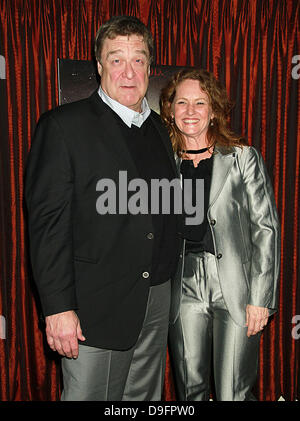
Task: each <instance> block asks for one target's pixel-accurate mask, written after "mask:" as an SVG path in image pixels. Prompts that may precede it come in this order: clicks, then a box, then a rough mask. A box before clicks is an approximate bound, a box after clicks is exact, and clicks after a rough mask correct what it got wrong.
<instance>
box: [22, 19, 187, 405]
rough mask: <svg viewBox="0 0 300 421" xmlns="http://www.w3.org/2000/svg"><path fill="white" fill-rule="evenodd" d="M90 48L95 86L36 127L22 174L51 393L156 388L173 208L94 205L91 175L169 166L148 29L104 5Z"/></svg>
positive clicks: (142, 172) (73, 395)
mask: <svg viewBox="0 0 300 421" xmlns="http://www.w3.org/2000/svg"><path fill="white" fill-rule="evenodd" d="M95 53H96V58H97V66H98V72H99V74H100V76H101V84H100V87H99V90H98V91H97V92H95V93H93V94H92V95H91V97H89V98H87V99H85V100H82V101H77V102H74V103H71V104H66V105H63V106H60V107H58V108H56V109H54V110H52V111H49V112H47V113H45V114H44V115H43V116H42V117H41V119H40V121H39V123H38V126H37V129H36V133H35V137H34V141H33V144H32V149H31V152H30V156H29V161H28V167H27V174H26V200H27V204H28V215H29V218H28V219H29V235H30V248H31V260H32V266H33V272H34V277H35V280H36V283H37V286H38V289H39V294H40V298H41V303H42V307H43V312H44V315H45V319H46V334H47V340H48V343H49V346H50V347H51V349H52V350H54V351H57V352H58V353H59V354H61V355H62V356H63V359H62V371H63V381H64V389H63V394H62V398H61V399H62V400H160V399H161V393H162V386H163V378H164V369H165V354H166V342H167V330H168V319H169V306H170V278H171V277H172V275H173V273H174V271H175V266H176V262H177V257H178V250H179V247H178V235H177V219H176V217H175V215H172V214H169V215H164V214H157V215H151V214H150V213H149V212H148V213H135V214H134V213H130V212H129V211H128V210H127V211H124V209H123V210H122V211H120V210H119V207H118V206H113V205H116V204H115V203H113V204H112V209H111V212H107V213H106V214H105V213H104V212H101V210H100V211H99V208H98V206H97V201H98V200H99V197H100V196H101V195H100V193H99V191H100V190H101V189H100V188H99V182H100V184H101V180H104V179H105V180H111V182H112V183H113V184H114V185H115V186H116V192H119V193H122V194H123V193H124V191H123V190H124V187H122V186H121V185H120V186H119V180H120V174H123V175H124V174H126V177H127V179H128V181H130V180H135V179H138V178H140V179H143V180H145V181H146V182H147V185H148V186H149V185H150V182H151V180H152V179H163V178H165V179H168V180H172V179H174V178H175V177H176V167H175V163H174V159H173V152H172V148H171V144H170V141H169V138H168V135H167V132H166V131H165V129H164V128H163V126H162V124H161V122H160V118H159V117H158V116H157V115H156V114H155V113H154V112H153V111H151V110H150V109H149V106H148V104H147V100H146V99H145V94H146V90H147V87H148V81H149V79H148V78H149V73H150V70H149V69H150V63H151V59H152V55H153V40H152V36H151V33H150V32H149V30H148V29H147V28H146V27H145V26H144V25H143V24H142V23H141V22H140V21H139V20H138V19H136V18H134V17H127V16H119V17H114V18H112V19H111V20H110V21H108V22H107V23H105V24H104V25H102V26H101V27H100V29H99V31H98V33H97V36H96V41H95ZM119 190H120V191H119ZM102 194H104V193H103V192H102ZM128 196H129V193H128ZM116 197H119V196H118V194H116ZM109 203H110V204H111V203H112V202H109ZM149 209H150V204H149ZM101 213H102V214H101Z"/></svg>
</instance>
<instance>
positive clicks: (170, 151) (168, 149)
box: [150, 111, 178, 177]
mask: <svg viewBox="0 0 300 421" xmlns="http://www.w3.org/2000/svg"><path fill="white" fill-rule="evenodd" d="M150 118H151V121H152V122H153V124H154V126H155V127H156V129H157V131H158V133H159V135H160V138H161V140H162V142H163V144H164V146H165V148H166V152H167V155H168V157H169V159H170V161H171V165H172V168H173V171H174V173H175V175H176V177H178V171H177V166H176V163H175V159H174V152H173V148H172V144H171V140H170V137H169V135H168V132H167V129H164V126H163V125H162V123H161V124H158V122H157V120H156V118H155V117H154V115H153V111H151V114H150Z"/></svg>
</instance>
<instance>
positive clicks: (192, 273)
mask: <svg viewBox="0 0 300 421" xmlns="http://www.w3.org/2000/svg"><path fill="white" fill-rule="evenodd" d="M160 105H161V116H162V118H163V120H164V122H165V123H166V125H167V127H168V129H169V133H170V136H171V139H172V144H173V148H174V151H175V153H176V160H177V164H178V168H179V169H180V173H181V179H182V186H183V190H185V185H186V186H187V181H186V180H193V189H192V195H191V196H193V198H192V197H190V200H194V198H195V196H196V192H195V186H196V182H195V181H196V180H197V179H203V180H204V215H205V217H204V220H203V222H202V223H201V224H198V225H190V222H189V223H188V222H187V221H190V220H191V219H189V220H188V219H187V218H183V219H184V222H183V227H182V235H183V239H184V241H183V253H182V256H181V262H180V265H179V268H178V273H177V276H176V280H175V282H174V288H173V291H172V295H173V297H172V298H173V300H172V301H173V303H172V309H171V321H172V322H173V323H174V324H172V325H171V329H170V352H171V355H172V359H173V362H174V375H175V381H176V386H177V392H178V399H180V400H192V401H194V400H195V401H196V400H207V399H209V395H210V385H209V381H210V367H211V355H212V365H213V373H214V376H213V377H214V385H215V392H216V398H217V400H230V401H233V400H253V399H254V397H253V395H252V394H251V389H252V386H253V384H254V382H255V378H256V373H257V361H258V352H259V340H260V335H261V331H262V329H263V328H264V326H265V325H266V324H267V321H268V318H269V316H270V315H271V314H273V313H274V312H275V311H276V290H277V278H278V271H279V223H278V217H277V211H276V206H275V201H274V196H273V191H272V186H271V183H270V180H269V178H268V175H267V173H266V168H265V165H264V162H263V159H262V157H261V155H260V154H259V152H257V151H256V150H255V149H254V148H253V147H251V146H246V142H245V141H244V140H243V139H242V138H240V137H239V136H237V135H235V134H234V133H232V132H231V131H230V130H229V128H228V127H227V117H228V113H229V111H230V109H231V104H230V102H229V100H228V97H227V94H226V90H225V89H224V88H223V87H222V86H221V85H220V83H219V82H218V81H217V80H216V79H215V78H214V76H213V75H212V74H211V73H209V72H207V71H205V70H183V71H180V72H179V73H178V74H176V75H174V76H173V77H172V78H171V80H170V81H169V83H168V84H167V86H166V87H165V88H164V89H163V91H162V95H161V101H160ZM189 182H190V181H189ZM184 197H186V195H184ZM185 200H186V199H185ZM185 205H186V202H185ZM193 205H195V202H193ZM196 205H197V206H199V204H197V203H196ZM201 205H202V206H203V203H201ZM184 208H185V209H186V207H185V206H184Z"/></svg>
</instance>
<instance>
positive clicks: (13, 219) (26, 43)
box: [0, 0, 300, 401]
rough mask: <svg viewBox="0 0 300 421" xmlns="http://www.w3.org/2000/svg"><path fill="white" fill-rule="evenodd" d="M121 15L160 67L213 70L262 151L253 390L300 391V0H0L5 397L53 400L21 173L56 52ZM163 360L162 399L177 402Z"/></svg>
mask: <svg viewBox="0 0 300 421" xmlns="http://www.w3.org/2000/svg"><path fill="white" fill-rule="evenodd" d="M117 14H128V15H134V16H137V17H138V18H140V19H141V20H142V21H143V22H144V23H145V24H146V25H147V26H148V27H149V28H150V29H151V31H152V33H153V35H154V40H155V50H156V51H155V53H156V64H157V65H178V66H197V67H203V68H206V69H208V70H210V71H212V72H214V74H215V75H216V76H217V77H218V78H219V79H220V80H221V81H222V82H223V83H224V84H225V86H226V88H227V90H228V93H229V95H230V97H231V99H232V100H234V102H235V108H234V109H233V111H232V115H231V125H232V127H233V129H235V130H236V131H238V132H239V133H242V134H243V135H244V136H246V137H247V138H248V141H249V143H250V144H252V145H254V146H255V147H256V148H257V149H259V150H260V151H261V152H262V154H263V156H264V158H265V161H266V165H267V168H268V171H269V174H270V177H271V180H272V182H273V186H274V191H275V198H276V202H277V206H278V211H279V215H280V220H281V228H282V238H281V246H282V255H281V273H280V295H279V303H280V305H279V311H278V313H277V314H276V315H275V316H274V317H272V320H271V321H270V323H269V325H268V327H267V328H266V329H265V331H264V333H263V335H262V341H261V347H260V364H259V374H258V380H257V384H256V387H255V393H256V396H257V398H258V399H260V400H277V399H278V398H279V397H280V396H283V398H284V399H286V400H295V399H296V398H297V399H299V397H300V396H299V395H300V390H299V389H300V387H299V355H300V352H299V351H300V350H299V343H300V338H298V339H297V338H295V337H293V335H292V328H293V326H294V325H293V324H292V318H293V317H294V316H295V315H297V314H298V315H300V297H299V295H300V293H299V285H298V281H299V222H298V219H299V163H300V136H299V133H300V128H299V117H300V109H299V94H300V90H299V84H300V80H299V78H300V69H299V70H298V71H297V69H296V70H295V66H297V63H299V62H300V56H299V60H298V59H297V56H298V54H300V52H299V22H300V3H299V2H298V1H294V0H280V1H275V0H264V1H261V0H124V1H122V0H72V1H71V0H65V1H61V0H10V1H6V0H0V55H1V56H3V57H4V59H5V63H6V67H5V76H6V78H5V79H1V78H0V113H1V117H0V129H1V134H0V136H1V138H0V177H1V178H0V179H1V190H0V315H2V316H4V317H5V320H6V332H5V337H6V339H0V376H1V382H0V400H2V401H5V400H8V401H15V400H16V401H19V400H57V399H59V395H60V390H61V384H60V383H61V376H60V369H59V358H58V357H57V356H55V354H53V353H52V352H51V351H50V350H49V348H47V346H46V343H45V337H44V333H43V327H42V326H41V323H40V321H39V311H40V308H39V300H38V296H37V294H36V290H35V287H34V284H33V281H32V274H31V271H30V262H29V257H28V239H27V233H26V210H25V208H24V203H23V178H24V171H25V166H26V158H27V154H28V151H29V149H30V144H31V138H32V135H33V131H34V128H35V125H36V122H37V120H38V118H39V116H40V115H41V113H42V112H44V111H46V110H48V109H50V108H53V107H54V106H56V105H57V104H58V78H57V59H58V58H69V59H81V60H91V59H93V40H94V38H95V35H96V31H97V29H98V27H99V26H100V25H101V24H102V23H103V22H104V21H106V20H107V19H109V18H110V17H111V16H113V15H117ZM297 60H298V61H297ZM0 74H2V73H0ZM0 77H2V76H0ZM299 330H300V329H299ZM0 332H1V330H0ZM0 336H1V335H0ZM294 336H295V335H294ZM167 357H168V359H167V370H166V381H165V396H164V398H165V400H175V399H176V395H175V390H174V384H173V379H172V369H171V364H170V359H169V355H168V356H167Z"/></svg>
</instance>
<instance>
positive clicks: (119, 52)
mask: <svg viewBox="0 0 300 421" xmlns="http://www.w3.org/2000/svg"><path fill="white" fill-rule="evenodd" d="M134 52H135V53H137V54H143V55H144V56H145V57H147V58H148V54H147V51H146V50H135V51H134ZM123 53H124V51H123V50H122V49H121V48H119V49H117V50H111V51H108V53H107V54H106V58H109V56H112V55H114V54H123Z"/></svg>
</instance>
